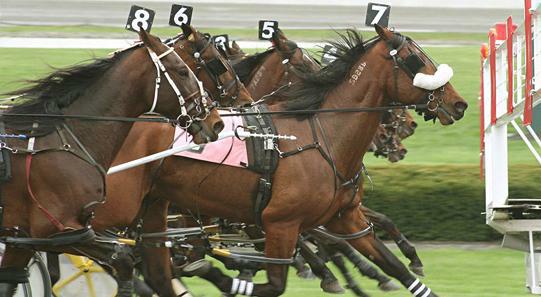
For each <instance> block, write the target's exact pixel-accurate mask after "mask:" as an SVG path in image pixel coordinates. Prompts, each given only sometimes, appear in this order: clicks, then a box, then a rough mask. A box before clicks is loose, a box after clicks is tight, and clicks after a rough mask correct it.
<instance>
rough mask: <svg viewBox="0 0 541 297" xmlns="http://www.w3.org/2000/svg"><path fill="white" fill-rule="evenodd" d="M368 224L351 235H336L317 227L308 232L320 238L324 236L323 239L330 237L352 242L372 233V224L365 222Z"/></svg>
mask: <svg viewBox="0 0 541 297" xmlns="http://www.w3.org/2000/svg"><path fill="white" fill-rule="evenodd" d="M366 223H367V224H368V227H366V228H364V229H362V230H360V231H358V232H355V233H351V234H338V233H333V232H331V231H329V230H327V229H325V228H324V227H322V226H319V227H317V228H314V229H312V230H310V231H309V232H314V233H316V234H318V235H322V236H325V237H330V238H332V239H334V240H352V239H357V238H361V237H364V236H366V235H369V234H370V233H373V232H374V224H372V222H366Z"/></svg>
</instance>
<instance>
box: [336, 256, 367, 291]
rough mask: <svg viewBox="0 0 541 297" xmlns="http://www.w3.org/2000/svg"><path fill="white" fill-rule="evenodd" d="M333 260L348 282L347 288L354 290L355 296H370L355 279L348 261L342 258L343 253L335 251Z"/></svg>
mask: <svg viewBox="0 0 541 297" xmlns="http://www.w3.org/2000/svg"><path fill="white" fill-rule="evenodd" d="M331 261H332V262H333V263H334V265H335V266H336V267H338V270H340V272H341V273H342V275H343V276H344V278H345V279H346V282H347V286H346V287H347V288H348V289H350V290H351V291H353V293H354V294H355V296H359V297H369V295H367V294H366V293H365V292H364V291H363V290H362V289H361V287H359V285H358V284H357V282H356V281H355V280H354V279H353V277H352V276H351V273H350V272H349V270H348V268H347V267H346V263H344V259H343V258H342V255H340V253H334V254H333V255H332V256H331Z"/></svg>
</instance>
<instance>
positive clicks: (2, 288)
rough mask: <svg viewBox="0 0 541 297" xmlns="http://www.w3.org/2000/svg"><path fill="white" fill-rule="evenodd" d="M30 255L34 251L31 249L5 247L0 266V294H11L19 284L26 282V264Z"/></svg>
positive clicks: (7, 296)
mask: <svg viewBox="0 0 541 297" xmlns="http://www.w3.org/2000/svg"><path fill="white" fill-rule="evenodd" d="M32 255H34V252H33V251H31V250H27V249H20V248H15V247H11V246H7V247H6V250H5V251H4V255H3V256H2V264H1V267H0V296H2V297H4V296H6V297H10V296H13V295H15V292H16V291H17V286H18V285H19V284H22V283H28V270H27V269H26V266H27V265H28V262H29V261H30V259H31V258H32Z"/></svg>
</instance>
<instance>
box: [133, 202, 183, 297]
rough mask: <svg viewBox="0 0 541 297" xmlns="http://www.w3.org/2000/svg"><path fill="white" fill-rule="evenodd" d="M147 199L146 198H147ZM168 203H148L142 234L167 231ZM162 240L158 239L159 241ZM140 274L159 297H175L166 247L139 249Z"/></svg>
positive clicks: (168, 252) (144, 246)
mask: <svg viewBox="0 0 541 297" xmlns="http://www.w3.org/2000/svg"><path fill="white" fill-rule="evenodd" d="M147 199H148V198H147ZM168 206H169V202H168V201H166V200H165V199H157V200H154V201H152V202H150V204H149V206H148V208H147V210H146V213H145V216H144V217H143V222H144V223H143V232H144V233H153V232H164V231H165V230H166V229H167V209H168ZM162 239H163V238H161V239H159V240H160V241H161V240H162ZM141 256H142V259H143V262H142V269H141V270H142V272H143V276H144V278H145V282H146V283H147V284H148V285H149V286H150V287H151V288H152V290H154V292H156V293H157V294H158V296H160V297H176V296H177V294H176V293H175V291H174V289H173V286H172V284H171V280H172V279H173V273H172V271H171V260H170V259H171V255H170V251H169V248H167V247H150V246H148V245H145V244H143V247H141Z"/></svg>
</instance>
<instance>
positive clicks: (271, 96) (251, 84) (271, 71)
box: [227, 30, 417, 162]
mask: <svg viewBox="0 0 541 297" xmlns="http://www.w3.org/2000/svg"><path fill="white" fill-rule="evenodd" d="M272 43H273V47H272V48H271V49H269V50H267V51H265V52H263V53H260V54H255V55H248V56H247V55H244V56H243V57H244V58H243V59H240V60H236V61H237V62H236V64H235V69H236V70H237V71H238V72H239V73H241V80H242V81H243V82H244V83H245V84H246V87H247V88H248V89H249V90H250V93H251V94H252V96H253V98H254V99H255V100H261V101H260V102H265V103H267V104H269V105H272V104H277V103H280V102H284V101H286V100H287V97H286V96H283V93H284V91H287V90H290V89H294V88H296V85H295V84H296V83H297V82H298V81H299V80H300V77H299V74H301V73H302V72H307V71H308V72H317V71H319V70H320V69H321V67H320V65H319V64H318V63H317V62H316V60H315V59H314V58H313V57H311V56H310V55H309V54H308V53H307V52H306V51H305V50H303V49H301V48H299V47H298V46H297V44H296V43H295V42H293V41H291V40H289V39H287V37H286V36H285V35H284V33H283V32H282V31H281V30H278V31H277V33H276V34H274V35H273V39H272ZM237 47H238V46H237ZM238 50H240V48H238V49H236V50H231V51H233V52H236V51H238ZM235 57H237V56H236V55H233V56H227V58H228V59H232V58H233V59H236V58H235ZM234 61H235V60H233V63H235V62H234ZM416 127H417V123H416V122H415V119H414V118H413V116H412V115H411V114H410V113H409V112H408V111H405V110H394V111H390V112H387V113H385V114H384V115H383V119H382V123H381V125H380V127H379V128H378V130H377V132H376V135H375V136H374V139H373V140H372V144H371V145H370V147H369V151H370V152H372V151H373V152H374V154H375V155H376V156H377V157H378V156H383V157H385V158H387V159H388V160H389V161H391V162H397V161H399V160H402V159H404V156H405V154H406V153H407V150H406V149H405V147H404V146H403V145H402V143H401V140H402V139H405V138H407V137H409V136H411V135H413V133H414V132H415V128H416Z"/></svg>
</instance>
